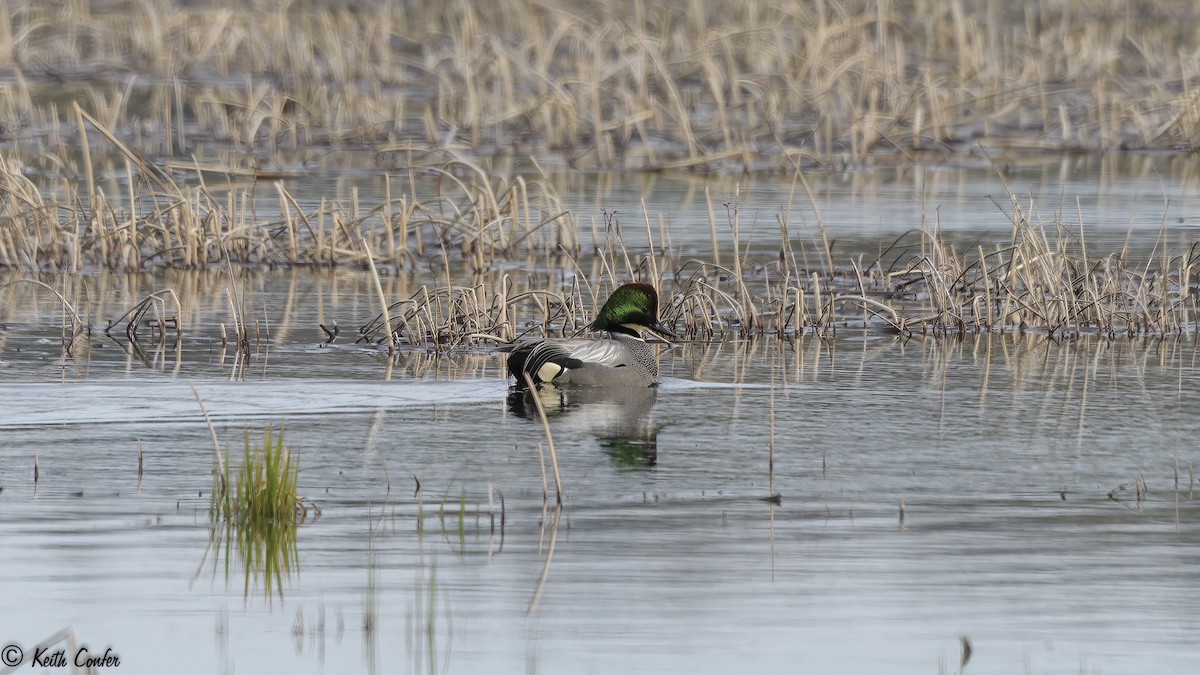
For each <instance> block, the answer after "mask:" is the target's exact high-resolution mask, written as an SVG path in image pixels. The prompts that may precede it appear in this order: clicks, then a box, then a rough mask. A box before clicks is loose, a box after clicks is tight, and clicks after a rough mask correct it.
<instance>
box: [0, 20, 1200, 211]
mask: <svg viewBox="0 0 1200 675" xmlns="http://www.w3.org/2000/svg"><path fill="white" fill-rule="evenodd" d="M4 18H5V20H4V21H3V22H2V23H0V66H4V67H7V68H10V69H12V73H13V75H12V76H11V77H10V78H9V80H8V82H6V85H7V86H6V87H5V88H4V90H3V96H0V125H2V126H3V127H4V128H6V129H13V130H14V131H15V135H16V136H17V137H18V138H20V139H22V142H23V144H24V145H27V146H36V145H39V144H42V145H51V146H52V145H54V144H60V143H68V142H71V141H72V139H71V138H70V133H69V130H68V129H67V128H66V127H67V126H68V125H69V124H70V122H71V121H72V120H71V119H70V118H71V116H72V115H71V114H70V105H69V103H68V101H69V100H72V99H73V100H78V101H80V102H82V103H83V104H84V105H86V106H87V108H88V109H89V110H91V111H93V112H92V114H93V116H94V117H95V119H96V121H97V122H98V124H99V125H100V126H102V127H103V128H105V129H108V130H110V131H111V132H113V133H114V134H120V135H121V136H122V137H123V138H125V139H127V140H128V141H129V142H130V144H131V147H132V149H134V150H136V151H138V152H139V153H143V154H145V153H148V152H151V151H152V152H154V153H156V154H160V155H166V156H179V157H181V158H185V160H184V161H186V160H190V158H189V157H188V152H189V149H191V148H193V147H195V146H196V145H198V144H202V143H204V142H206V141H209V142H211V141H217V142H219V143H221V144H225V145H227V146H229V147H231V148H233V149H234V150H235V151H236V152H238V153H241V154H242V155H243V159H242V160H241V163H242V164H243V166H241V167H240V171H241V172H242V173H245V174H249V175H264V176H270V175H272V174H277V173H278V172H279V170H276V169H272V168H270V167H264V166H261V164H262V160H261V157H256V156H254V155H255V153H258V152H261V151H263V150H267V151H268V152H270V153H272V154H273V153H277V152H279V151H281V150H287V149H302V148H308V147H313V146H319V147H331V146H338V147H341V146H348V145H349V146H353V145H359V146H367V147H370V148H371V149H372V150H373V151H376V152H378V154H379V156H380V157H381V158H384V159H387V158H395V161H397V163H399V162H400V161H406V162H410V163H411V162H412V161H413V160H416V161H417V162H425V161H432V162H434V163H438V162H441V161H444V160H445V159H446V158H447V157H453V156H455V155H456V154H462V153H466V152H479V153H505V152H517V153H527V154H538V155H543V156H553V157H555V158H556V160H557V161H563V162H566V163H569V164H570V165H572V166H575V167H577V168H585V169H588V168H597V167H599V168H620V169H633V170H641V169H645V170H671V169H696V170H704V171H723V172H730V171H734V172H740V171H745V170H754V169H764V168H765V169H773V170H782V171H792V170H795V169H796V168H799V167H803V166H809V165H813V164H823V165H830V164H846V163H864V162H869V161H878V160H880V159H881V158H882V159H883V160H884V161H886V158H889V157H893V158H898V159H900V160H902V161H907V160H909V159H911V158H913V157H916V156H920V155H923V154H928V153H936V154H938V155H939V156H941V155H945V154H949V153H960V152H964V151H968V150H969V148H971V147H973V146H974V145H975V144H976V143H980V142H982V143H985V144H986V145H988V146H989V147H993V148H1003V149H1007V150H1011V151H1015V152H1020V151H1024V150H1050V151H1078V150H1093V151H1115V150H1122V149H1131V148H1154V149H1178V148H1182V149H1190V148H1194V147H1197V144H1198V142H1200V94H1198V93H1197V91H1196V90H1195V88H1194V87H1191V86H1189V83H1191V82H1195V81H1196V78H1197V76H1198V75H1200V60H1197V59H1196V58H1195V56H1194V55H1195V53H1196V39H1195V33H1194V31H1192V30H1190V28H1189V27H1190V26H1191V25H1194V24H1195V22H1196V19H1197V18H1198V17H1197V10H1196V7H1195V6H1194V4H1193V3H1191V2H1188V1H1186V0H1164V1H1161V2H1156V3H1143V4H1142V5H1139V6H1138V7H1137V11H1133V10H1131V9H1129V8H1128V7H1127V6H1126V3H1122V2H1115V1H1113V0H1088V1H1086V2H1081V1H1079V0H1048V1H1045V2H1041V3H1038V4H1037V5H1036V6H1032V7H1031V6H1028V5H1026V4H1025V3H1018V2H986V3H978V2H967V1H965V0H952V1H950V2H930V1H928V0H889V1H879V0H845V1H843V2H829V1H827V0H818V1H816V2H813V3H805V4H801V5H792V4H780V3H771V2H760V1H757V0H755V1H750V2H741V3H725V4H721V5H704V4H703V3H700V2H695V1H693V2H681V3H646V2H640V1H638V0H601V1H599V2H586V3H585V2H579V1H578V0H551V1H549V2H537V3H534V2H529V1H528V0H498V1H497V2H490V3H451V4H441V3H388V2H382V1H375V0H370V1H367V2H361V3H355V4H353V5H342V4H337V5H328V4H325V3H315V2H292V3H287V4H286V5H279V4H278V3H271V2H263V1H261V0H258V1H255V2H239V3H229V2H212V3H193V4H187V5H182V6H181V5H179V4H178V3H170V2H166V1H164V0H151V1H148V2H124V1H118V2H110V3H105V4H104V5H103V6H95V7H93V6H90V5H87V4H84V3H69V4H67V5H40V4H30V3H23V4H20V5H18V6H16V7H13V8H11V11H10V12H6V13H5V15H4ZM247 151H249V152H247ZM247 155H250V156H247ZM282 170H283V171H285V172H286V171H287V170H288V168H287V167H284V168H283V169H282ZM89 194H92V193H91V192H90V191H89Z"/></svg>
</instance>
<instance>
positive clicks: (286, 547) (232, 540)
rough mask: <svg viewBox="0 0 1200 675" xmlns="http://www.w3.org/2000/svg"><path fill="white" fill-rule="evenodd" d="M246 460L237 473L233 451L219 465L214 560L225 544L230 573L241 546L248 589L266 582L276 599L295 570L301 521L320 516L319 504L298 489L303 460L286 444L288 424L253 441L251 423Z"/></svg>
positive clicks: (213, 504)
mask: <svg viewBox="0 0 1200 675" xmlns="http://www.w3.org/2000/svg"><path fill="white" fill-rule="evenodd" d="M244 434H245V438H244V452H243V457H242V465H241V467H240V468H239V469H237V472H236V473H234V470H233V468H232V467H231V466H230V460H229V453H228V452H226V453H223V461H222V462H221V464H220V465H219V466H217V467H215V468H214V472H213V490H212V495H211V498H210V502H209V519H210V520H211V521H212V523H213V531H212V532H213V533H212V538H213V542H212V543H213V544H214V546H215V552H214V561H215V560H216V559H217V558H220V557H221V544H222V542H224V545H225V555H224V564H225V574H226V577H228V575H229V567H230V562H231V561H230V553H231V552H236V554H237V557H238V562H239V563H241V565H242V568H243V570H244V573H245V582H244V593H245V595H246V596H247V597H248V596H249V595H250V591H251V587H252V585H253V586H254V587H257V586H258V584H259V583H261V584H262V591H263V593H264V595H265V596H266V597H267V598H268V599H270V598H272V597H274V596H276V595H278V596H279V597H283V582H284V579H288V578H290V577H291V576H292V574H293V573H294V572H295V570H296V568H297V566H298V564H299V560H298V557H297V549H296V531H297V526H298V525H300V524H302V523H304V522H305V521H306V520H308V519H309V515H310V511H311V512H312V513H313V514H314V516H319V513H320V510H319V509H317V508H316V504H314V503H312V502H311V501H307V500H305V499H303V498H302V497H300V496H299V494H298V493H297V482H298V479H299V472H300V464H299V461H298V459H297V458H296V456H295V455H294V454H293V453H292V452H291V449H290V448H288V446H287V445H285V444H284V435H283V425H280V427H279V431H278V433H273V430H272V429H271V428H270V427H267V428H266V430H265V431H264V432H263V438H262V442H261V443H257V442H252V441H251V439H250V432H249V430H248V429H247V430H246V431H245V432H244Z"/></svg>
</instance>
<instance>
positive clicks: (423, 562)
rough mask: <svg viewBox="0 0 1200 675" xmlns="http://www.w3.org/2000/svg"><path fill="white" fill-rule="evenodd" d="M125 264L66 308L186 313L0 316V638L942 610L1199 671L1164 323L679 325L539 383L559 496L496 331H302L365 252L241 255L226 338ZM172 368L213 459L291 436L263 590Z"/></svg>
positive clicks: (305, 639) (1023, 667)
mask: <svg viewBox="0 0 1200 675" xmlns="http://www.w3.org/2000/svg"><path fill="white" fill-rule="evenodd" d="M626 199H627V201H629V202H632V201H635V200H634V199H633V198H632V197H631V196H629V195H627V196H626ZM763 218H764V219H765V216H763ZM900 225H905V224H903V223H902V224H900ZM1180 228H1181V229H1178V230H1176V233H1177V234H1178V235H1179V236H1183V235H1184V234H1186V223H1184V224H1183V225H1180ZM890 233H891V228H887V230H886V234H889V235H890ZM847 236H848V235H847ZM881 236H882V235H881ZM188 279H192V281H188ZM122 283H125V284H128V285H127V286H122V285H120V284H115V285H111V286H105V287H104V288H106V289H107V290H105V292H104V293H102V294H97V295H95V296H92V297H91V298H90V302H91V306H92V307H94V314H95V316H93V317H92V322H93V323H94V324H96V325H100V326H102V325H103V321H102V319H111V318H115V317H116V316H118V315H119V314H120V313H121V312H123V311H124V309H125V308H127V307H128V305H129V304H130V303H131V302H132V301H134V300H135V299H136V298H138V297H140V296H141V295H143V294H144V293H145V292H146V290H147V288H157V287H162V286H172V287H180V286H185V285H187V284H195V285H196V287H197V289H196V295H195V296H194V297H195V298H198V300H195V301H190V302H189V308H188V309H186V310H185V311H187V312H188V317H187V319H188V325H189V326H193V327H198V328H195V329H193V330H192V331H191V332H189V333H188V334H187V337H186V339H185V340H184V341H183V342H182V343H181V344H180V345H179V347H178V349H175V348H174V347H164V348H155V347H153V346H151V347H148V348H147V349H146V350H145V351H144V352H143V353H134V352H131V351H129V350H128V349H127V348H126V347H125V346H123V345H122V342H121V341H120V340H108V339H107V338H104V337H103V336H101V335H99V334H94V335H93V336H91V338H89V339H88V340H87V342H86V344H81V345H79V346H78V347H77V351H76V358H75V359H74V360H73V361H70V362H67V363H63V362H62V361H60V360H59V358H58V355H59V349H60V345H59V332H58V329H57V326H58V323H59V321H60V319H61V317H60V316H59V315H58V313H56V312H57V310H56V309H55V303H53V302H50V301H48V300H47V299H46V297H45V296H44V294H43V295H40V296H38V298H39V299H38V300H37V301H36V302H24V301H17V302H12V303H9V304H7V305H5V307H6V309H5V311H6V313H7V314H6V315H5V316H3V317H0V324H3V328H2V329H0V398H2V400H3V401H4V403H3V406H2V407H0V439H2V440H3V443H2V444H0V485H2V486H3V490H2V491H0V641H2V642H4V644H10V643H12V644H18V645H20V646H22V647H23V648H25V649H31V648H32V647H33V645H35V643H37V642H38V641H40V640H42V639H44V638H47V637H49V636H51V635H52V634H54V633H56V632H57V631H59V630H60V629H64V628H68V629H70V631H71V632H72V634H73V636H74V639H75V640H76V641H77V642H78V643H86V644H87V645H88V647H89V651H91V652H101V653H102V652H103V650H104V649H105V648H107V647H111V648H112V649H113V651H114V652H116V653H117V654H119V656H120V659H121V665H120V667H119V668H118V669H114V672H122V673H143V672H145V673H151V672H183V673H191V672H195V673H208V672H214V671H216V672H235V671H237V672H280V673H282V672H288V673H293V672H301V673H304V672H314V673H315V672H410V671H411V672H426V673H430V672H438V673H442V672H453V673H476V672H496V673H508V672H547V673H557V672H644V673H664V672H673V673H693V672H822V673H864V672H888V673H931V672H958V671H959V670H960V658H961V644H962V642H961V640H962V638H966V639H967V640H968V641H969V643H970V645H971V647H972V655H971V658H970V662H969V664H968V665H967V666H966V672H970V673H1013V672H1031V673H1078V672H1106V673H1126V672H1128V673H1134V672H1139V673H1140V672H1153V673H1191V672H1197V671H1200V652H1198V651H1197V650H1196V648H1195V644H1196V636H1197V634H1198V629H1200V619H1197V615H1196V612H1195V611H1194V608H1195V599H1194V596H1195V591H1196V589H1197V587H1198V582H1200V571H1198V570H1200V500H1198V499H1197V497H1198V496H1200V494H1198V493H1200V484H1198V482H1197V479H1196V475H1195V465H1196V464H1197V463H1200V456H1198V454H1197V449H1196V445H1195V438H1197V436H1198V432H1200V423H1198V422H1197V419H1200V416H1197V414H1196V413H1197V409H1198V402H1200V396H1198V395H1197V393H1196V392H1197V383H1198V382H1200V373H1198V370H1197V363H1198V355H1200V345H1198V344H1197V343H1196V342H1195V341H1194V340H1192V339H1190V338H1184V339H1179V340H1167V341H1149V342H1142V341H1137V342H1133V341H1117V342H1113V343H1109V342H1105V341H1100V340H1091V339H1086V338H1085V339H1083V340H1080V341H1077V342H1072V343H1054V342H1048V341H1046V340H1043V339H1039V338H1019V337H1013V336H991V337H987V336H983V337H970V338H968V339H966V340H964V341H961V342H957V341H953V340H950V341H934V340H932V339H912V340H908V341H903V340H900V339H898V338H893V337H890V336H877V335H864V334H860V333H858V332H856V331H854V330H844V331H841V332H840V333H839V334H838V335H837V336H836V337H832V338H826V339H821V338H813V337H808V338H805V339H803V340H800V341H797V342H776V341H759V342H754V343H747V342H733V341H731V342H725V343H721V344H714V345H684V346H681V347H679V348H677V349H674V350H672V351H670V352H668V353H666V354H664V357H663V369H664V378H663V382H662V384H661V386H660V387H658V388H657V389H654V390H649V391H647V392H644V393H640V394H639V395H638V396H636V397H632V396H627V395H612V394H581V393H578V392H572V393H570V394H568V395H564V396H563V397H562V398H554V397H551V398H548V399H547V400H546V401H545V403H546V404H547V406H548V410H549V413H550V417H549V424H550V427H551V430H552V433H553V440H554V446H555V452H556V456H557V461H558V465H559V469H560V473H561V476H562V482H563V486H564V491H565V497H564V504H563V508H562V509H561V510H560V511H558V512H557V513H556V511H555V508H554V498H553V494H551V498H550V500H549V505H548V507H545V506H544V503H543V499H542V491H543V475H542V471H541V469H540V463H539V455H538V447H539V443H541V444H542V445H543V446H544V445H545V434H544V431H543V428H542V425H541V423H540V422H539V421H534V420H532V419H530V413H529V407H528V403H529V402H528V401H522V400H519V399H517V400H510V399H509V396H508V390H507V383H506V382H505V381H504V379H503V371H502V358H501V357H500V356H498V355H489V354H487V353H470V354H453V355H450V356H447V357H443V358H441V359H438V358H434V357H433V356H432V355H427V354H423V353H414V354H409V355H406V356H405V357H404V358H403V359H402V361H401V362H400V364H399V365H398V366H397V367H396V368H395V369H394V370H393V372H392V373H391V375H392V379H391V380H385V379H384V375H385V372H386V369H385V360H384V359H383V358H382V356H381V355H380V354H379V352H378V350H376V349H373V348H366V347H361V346H360V347H352V346H348V345H344V344H343V343H344V342H345V341H340V342H338V343H336V344H335V345H334V346H329V347H322V346H321V345H320V343H321V340H322V336H321V334H320V332H319V331H318V329H317V328H316V324H317V323H319V322H328V321H330V320H331V319H336V320H338V321H339V322H341V324H342V325H343V326H347V327H349V326H355V325H357V324H358V323H361V322H362V321H365V320H366V319H367V318H369V315H370V314H371V313H373V307H374V305H373V298H372V296H371V295H370V287H369V286H368V285H367V283H366V277H365V276H364V275H362V274H361V273H357V272H339V273H336V274H324V275H321V274H314V273H289V274H283V273H278V274H264V275H258V276H253V287H254V288H255V289H257V290H256V291H255V292H254V293H250V294H248V301H249V303H250V308H251V309H250V314H251V315H252V316H258V317H260V319H261V320H262V321H263V323H264V324H265V323H267V322H268V321H269V323H270V325H271V340H270V342H269V343H267V342H265V341H264V342H263V343H262V344H261V345H258V346H257V348H256V351H255V355H254V358H252V359H251V361H250V362H249V363H247V364H245V365H238V364H237V363H236V362H235V361H234V360H233V359H232V357H231V356H230V355H228V354H226V353H224V352H223V350H222V349H221V346H220V340H219V337H218V335H217V333H216V330H215V325H216V322H217V321H218V320H226V319H222V318H221V317H222V316H223V315H222V312H224V311H225V307H226V304H225V303H226V302H227V301H226V299H225V298H224V297H223V296H222V294H221V292H220V283H219V282H218V281H211V280H210V281H205V280H204V278H198V280H197V279H195V278H191V277H168V278H161V277H160V278H155V279H151V280H148V281H143V282H138V281H136V280H132V281H125V282H122ZM139 283H142V284H144V285H145V287H142V286H138V284H139ZM206 284H207V285H206ZM394 290H396V292H399V290H398V289H394ZM28 292H29V293H34V291H33V289H32V288H31V289H29V291H28ZM34 295H36V293H34ZM101 296H102V297H101ZM250 296H253V297H250ZM21 297H26V296H21ZM18 300H19V298H18ZM104 303H107V304H104ZM193 385H194V387H195V391H196V394H195V395H194V394H193V390H192V386H193ZM197 395H198V396H199V398H200V399H202V400H203V401H204V404H205V406H206V408H207V410H208V412H209V414H210V416H211V418H212V420H213V423H214V426H215V428H216V432H217V434H218V435H219V437H220V439H221V441H222V443H223V444H224V445H225V446H226V448H227V449H228V448H232V449H233V452H234V454H235V455H236V454H238V453H239V452H240V448H241V446H242V434H243V429H245V428H247V427H249V428H250V429H251V430H253V431H254V432H256V433H257V432H260V431H261V430H262V429H263V428H264V427H266V426H267V425H268V424H278V423H280V422H281V421H282V423H283V424H284V425H285V427H286V439H287V443H288V444H289V445H290V446H291V447H292V448H293V449H294V450H295V451H297V452H298V453H299V456H300V462H301V473H300V490H301V492H302V493H303V494H304V495H306V496H307V497H308V498H310V499H311V500H312V501H313V502H314V503H316V504H317V505H318V506H319V507H320V509H321V515H320V517H319V518H317V519H316V520H315V521H310V522H308V523H306V524H304V525H302V526H301V527H300V528H299V531H298V534H297V552H298V565H297V566H296V569H295V570H294V573H292V574H290V575H288V577H287V578H286V579H285V580H284V583H283V592H282V597H279V596H277V595H276V596H273V597H267V595H266V594H265V593H264V589H263V587H262V586H263V585H262V583H261V581H260V582H258V583H254V582H253V581H252V583H251V588H250V590H249V592H246V591H245V589H244V584H245V576H244V570H243V569H242V568H241V566H240V564H239V563H238V562H237V560H236V558H235V559H234V560H233V561H232V563H231V565H230V566H229V568H228V570H227V569H226V566H225V564H224V561H223V559H221V558H220V554H214V552H213V550H212V548H211V541H210V530H209V527H208V514H207V509H208V505H209V495H210V491H211V490H212V478H211V473H210V472H211V468H212V462H213V449H212V440H211V438H210V434H209V429H208V427H207V425H206V424H205V422H204V420H203V418H202V417H201V415H200V411H199V406H198V404H197V402H196V396H197ZM139 446H140V448H141V450H142V453H143V473H142V475H141V477H140V479H139V476H138V448H139ZM35 456H36V458H37V459H36V463H37V471H38V481H37V483H36V485H35V483H34V481H33V474H34V465H35ZM772 458H773V464H772ZM547 461H548V460H547ZM418 486H419V490H418ZM550 489H551V492H552V491H553V487H552V486H551V488H550ZM773 494H778V495H779V496H780V500H779V502H780V503H778V504H776V503H774V502H773V501H772V500H769V499H768V498H769V497H770V496H771V495H773ZM2 646H3V645H0V647H2ZM25 667H28V664H26V666H23V667H21V668H20V669H18V672H20V671H23V670H24V668H25Z"/></svg>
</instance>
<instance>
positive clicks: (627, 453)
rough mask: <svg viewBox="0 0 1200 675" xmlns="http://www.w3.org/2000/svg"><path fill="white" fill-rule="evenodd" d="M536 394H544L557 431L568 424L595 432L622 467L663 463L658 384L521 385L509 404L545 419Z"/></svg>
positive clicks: (528, 415) (529, 415)
mask: <svg viewBox="0 0 1200 675" xmlns="http://www.w3.org/2000/svg"><path fill="white" fill-rule="evenodd" d="M534 396H537V397H538V398H539V399H540V400H541V402H542V407H543V408H544V409H545V410H546V419H547V421H548V422H549V423H550V428H551V430H552V431H553V429H554V428H555V427H559V426H564V425H566V426H570V427H572V428H575V429H584V430H586V431H588V432H590V433H591V434H592V435H594V436H595V437H596V440H597V441H599V442H600V447H602V448H604V451H605V452H606V453H608V455H609V456H610V457H611V458H612V460H613V462H614V463H615V464H616V465H617V466H619V467H623V468H627V469H642V468H648V467H653V466H654V465H655V464H657V463H658V431H659V425H657V424H655V423H654V421H653V420H652V419H651V417H650V409H651V408H652V407H653V406H654V403H655V401H656V400H657V399H658V388H657V387H617V388H608V387H555V386H541V387H534V388H532V389H517V390H514V391H512V392H511V393H509V395H508V407H509V409H510V410H511V411H512V412H513V413H514V414H516V415H519V416H521V417H524V418H526V419H530V420H534V421H540V419H539V417H538V411H537V406H536V405H535V404H534V401H533V397H534Z"/></svg>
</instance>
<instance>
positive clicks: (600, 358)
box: [508, 340, 633, 384]
mask: <svg viewBox="0 0 1200 675" xmlns="http://www.w3.org/2000/svg"><path fill="white" fill-rule="evenodd" d="M632 361H633V358H632V354H631V353H630V351H629V349H628V348H627V347H626V346H625V345H623V344H622V343H620V342H618V341H616V340H542V341H539V342H533V343H530V344H528V345H521V346H520V347H518V348H517V349H515V350H513V353H512V354H511V355H509V357H508V371H509V373H510V374H511V375H512V376H513V377H515V378H517V383H518V384H522V383H523V381H524V377H523V376H522V373H528V374H529V377H530V378H531V379H532V380H533V382H534V384H540V383H542V382H552V383H556V384H566V383H569V382H577V383H586V382H589V381H591V380H592V379H594V378H595V377H596V376H597V375H598V373H599V372H601V371H608V370H610V369H618V368H626V367H628V366H631V365H633V364H632Z"/></svg>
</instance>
